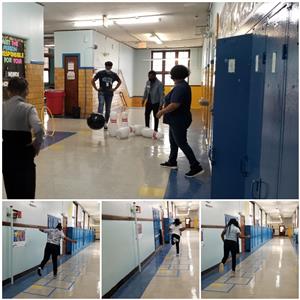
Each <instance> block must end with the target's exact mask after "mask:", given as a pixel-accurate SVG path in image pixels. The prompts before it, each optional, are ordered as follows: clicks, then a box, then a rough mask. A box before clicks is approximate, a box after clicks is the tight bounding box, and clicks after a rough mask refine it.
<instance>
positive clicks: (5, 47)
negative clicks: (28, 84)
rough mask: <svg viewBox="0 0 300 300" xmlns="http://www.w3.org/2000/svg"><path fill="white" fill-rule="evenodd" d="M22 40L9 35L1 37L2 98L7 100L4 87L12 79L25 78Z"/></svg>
mask: <svg viewBox="0 0 300 300" xmlns="http://www.w3.org/2000/svg"><path fill="white" fill-rule="evenodd" d="M24 59H25V44H24V40H23V39H20V38H16V37H13V36H10V35H5V34H3V35H2V78H3V98H4V99H6V98H7V91H6V87H7V85H8V81H9V79H10V78H12V77H25V60H24Z"/></svg>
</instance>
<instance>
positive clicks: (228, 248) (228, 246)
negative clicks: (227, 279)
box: [222, 240, 238, 271]
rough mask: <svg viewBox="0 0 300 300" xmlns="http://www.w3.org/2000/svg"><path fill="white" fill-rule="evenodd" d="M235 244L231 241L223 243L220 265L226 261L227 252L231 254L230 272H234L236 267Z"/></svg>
mask: <svg viewBox="0 0 300 300" xmlns="http://www.w3.org/2000/svg"><path fill="white" fill-rule="evenodd" d="M237 246H238V245H237V242H235V241H231V240H225V241H224V257H223V259H222V263H223V264H225V263H226V260H227V259H228V256H229V252H231V259H232V271H235V266H236V253H237Z"/></svg>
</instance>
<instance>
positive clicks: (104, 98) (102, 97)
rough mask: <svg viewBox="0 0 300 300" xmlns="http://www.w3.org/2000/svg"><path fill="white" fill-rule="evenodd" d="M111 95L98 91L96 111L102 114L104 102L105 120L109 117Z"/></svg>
mask: <svg viewBox="0 0 300 300" xmlns="http://www.w3.org/2000/svg"><path fill="white" fill-rule="evenodd" d="M112 99H113V95H111V94H107V93H98V100H99V105H98V113H99V114H103V111H104V103H105V122H106V123H107V122H108V121H109V117H110V109H111V103H112Z"/></svg>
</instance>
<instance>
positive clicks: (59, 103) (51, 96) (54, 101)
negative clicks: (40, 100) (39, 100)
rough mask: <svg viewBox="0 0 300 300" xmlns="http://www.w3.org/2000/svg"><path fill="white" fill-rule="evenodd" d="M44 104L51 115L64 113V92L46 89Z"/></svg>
mask: <svg viewBox="0 0 300 300" xmlns="http://www.w3.org/2000/svg"><path fill="white" fill-rule="evenodd" d="M45 97H46V105H47V107H48V108H49V110H50V111H51V113H52V114H53V115H63V114H64V97H65V92H64V91H60V90H46V91H45Z"/></svg>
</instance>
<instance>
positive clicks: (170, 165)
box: [160, 161, 178, 170]
mask: <svg viewBox="0 0 300 300" xmlns="http://www.w3.org/2000/svg"><path fill="white" fill-rule="evenodd" d="M160 165H161V166H162V167H164V168H170V169H173V170H177V169H178V167H177V163H175V164H171V163H169V162H168V161H166V162H164V163H162V164H160Z"/></svg>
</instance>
